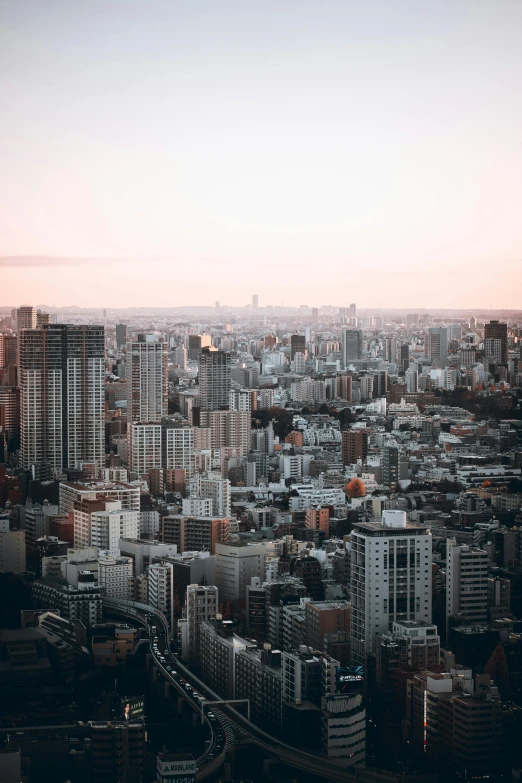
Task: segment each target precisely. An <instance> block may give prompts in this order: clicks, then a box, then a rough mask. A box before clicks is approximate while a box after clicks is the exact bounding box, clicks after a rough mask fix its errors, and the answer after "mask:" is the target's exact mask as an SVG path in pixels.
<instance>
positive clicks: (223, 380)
mask: <svg viewBox="0 0 522 783" xmlns="http://www.w3.org/2000/svg"><path fill="white" fill-rule="evenodd" d="M230 386H231V367H230V354H229V353H227V352H226V351H217V350H212V348H211V347H206V348H202V349H201V352H200V354H199V405H200V407H201V409H202V410H204V411H217V410H226V409H227V408H228V405H229V394H230Z"/></svg>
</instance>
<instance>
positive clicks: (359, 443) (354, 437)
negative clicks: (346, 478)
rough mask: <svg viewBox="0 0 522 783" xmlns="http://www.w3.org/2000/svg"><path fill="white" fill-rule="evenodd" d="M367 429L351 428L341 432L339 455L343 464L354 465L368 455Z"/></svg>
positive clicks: (364, 459)
mask: <svg viewBox="0 0 522 783" xmlns="http://www.w3.org/2000/svg"><path fill="white" fill-rule="evenodd" d="M368 434H369V433H368V430H367V429H352V430H345V431H344V432H343V433H342V442H341V455H342V460H343V465H356V464H357V462H358V460H362V461H363V462H365V461H366V457H367V456H368Z"/></svg>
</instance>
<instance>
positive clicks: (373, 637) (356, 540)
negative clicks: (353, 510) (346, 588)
mask: <svg viewBox="0 0 522 783" xmlns="http://www.w3.org/2000/svg"><path fill="white" fill-rule="evenodd" d="M431 565H432V538H431V533H430V531H429V529H428V528H427V527H426V526H424V525H418V524H414V523H413V522H407V521H406V513H405V512H404V511H394V510H387V511H384V513H383V516H382V521H381V522H380V523H376V522H360V523H357V524H356V525H355V526H354V528H353V531H352V548H351V564H350V569H351V621H350V653H351V658H352V663H353V664H357V665H362V666H364V665H365V663H366V656H367V655H368V653H373V652H375V651H376V646H377V644H378V642H379V639H380V637H381V636H382V635H383V634H387V633H388V632H389V630H390V628H391V623H392V622H394V621H395V622H402V621H404V620H422V621H424V622H427V623H429V622H431V578H432V568H431Z"/></svg>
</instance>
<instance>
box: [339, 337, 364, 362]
mask: <svg viewBox="0 0 522 783" xmlns="http://www.w3.org/2000/svg"><path fill="white" fill-rule="evenodd" d="M361 357H362V332H361V330H360V329H344V330H343V366H344V368H345V369H346V368H347V367H349V365H350V363H351V361H352V360H353V359H360V358H361Z"/></svg>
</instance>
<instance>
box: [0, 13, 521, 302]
mask: <svg viewBox="0 0 522 783" xmlns="http://www.w3.org/2000/svg"><path fill="white" fill-rule="evenodd" d="M0 20H1V22H2V25H1V26H2V33H1V34H0V35H1V38H0V41H1V44H2V45H1V51H2V54H1V61H2V65H3V69H2V77H1V89H2V92H3V97H4V105H5V107H6V111H7V116H8V118H9V121H8V122H7V123H6V124H5V126H4V129H3V137H4V143H3V144H2V153H0V154H1V155H2V158H1V163H2V171H3V182H4V188H3V191H2V194H0V236H1V237H2V241H1V242H0V269H1V271H2V280H3V285H2V287H1V291H0V305H7V304H13V306H15V305H17V304H21V303H22V302H26V301H37V300H40V301H47V302H50V303H56V304H57V305H58V306H65V305H71V304H73V303H74V304H77V305H79V306H93V307H95V306H100V307H105V306H108V305H109V304H111V303H114V304H116V305H118V306H122V307H123V306H140V305H144V306H170V305H179V304H183V303H190V304H194V305H195V304H198V303H200V302H208V303H209V304H211V303H213V302H214V301H215V300H220V301H222V302H226V301H234V302H241V301H244V302H247V301H249V300H250V298H251V295H252V291H255V292H256V293H257V294H258V295H259V298H260V303H262V304H263V303H267V302H270V301H272V302H273V303H276V302H278V301H279V302H280V301H281V299H284V302H285V304H286V305H299V304H300V303H302V302H309V303H310V304H311V305H313V304H316V303H318V301H319V302H328V301H331V300H332V298H333V297H334V295H335V299H338V298H339V296H338V291H339V287H342V288H345V289H346V297H345V298H346V301H350V300H351V299H352V298H357V300H358V301H360V302H361V307H366V306H368V305H370V304H372V305H373V306H375V307H383V306H386V305H389V304H393V305H394V306H395V307H406V306H409V307H413V306H415V305H413V304H412V302H415V303H416V306H417V307H419V308H425V307H426V308H430V307H431V308H434V307H437V306H439V307H440V306H441V305H442V306H444V307H455V308H456V307H461V308H464V307H470V306H472V305H474V306H476V307H481V308H489V307H490V306H493V308H494V309H499V308H515V307H516V305H517V304H518V302H519V301H520V296H521V294H522V280H521V276H520V274H518V272H519V268H520V263H521V262H520V256H519V253H520V247H521V244H522V242H521V240H522V228H521V226H520V221H519V219H518V215H519V213H520V207H521V206H522V186H521V185H520V183H521V182H522V176H521V174H522V155H521V152H520V145H519V139H518V128H519V127H520V121H521V120H522V102H521V99H520V97H519V91H518V84H519V83H520V77H521V75H522V58H521V56H520V52H521V51H522V8H521V7H520V6H517V5H515V4H513V3H510V2H507V1H506V2H498V3H495V4H494V5H493V4H490V3H487V2H467V1H463V2H461V3H459V4H455V3H453V2H447V1H446V0H444V1H443V2H426V3H423V4H418V3H414V2H411V0H401V2H398V3H396V4H393V7H392V6H391V5H390V4H389V3H385V2H380V0H375V1H374V2H370V3H351V2H347V3H339V4H336V3H329V4H316V3H311V2H304V1H303V2H300V3H298V4H293V3H288V4H283V5H281V4H278V3H274V2H271V1H270V0H269V1H267V2H265V3H263V4H258V3H252V4H237V3H234V2H221V3H219V4H215V3H211V2H209V1H208V0H201V1H200V2H197V3H192V4H186V3H181V2H165V0H155V2H153V3H144V2H131V3H128V2H125V3H122V2H119V0H116V1H115V2H113V3H111V4H110V5H109V6H108V5H107V4H105V3H102V2H97V1H95V2H92V3H89V5H88V6H82V5H81V4H78V5H74V6H73V5H71V4H68V3H64V2H63V1H62V0H55V2H53V3H50V4H49V3H47V4H45V6H43V5H42V4H41V3H38V2H31V1H29V2H27V3H24V4H23V6H22V5H21V4H19V3H16V2H12V1H8V2H5V3H3V4H2V9H1V10H0ZM499 270H500V274H499ZM100 282H103V285H100ZM195 284H197V285H195ZM107 291H110V292H111V295H110V297H108V296H107ZM361 291H364V294H361V293H360V292H361ZM343 298H344V297H343ZM108 299H110V300H111V301H110V302H109V301H107V300H108ZM314 300H315V301H314Z"/></svg>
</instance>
